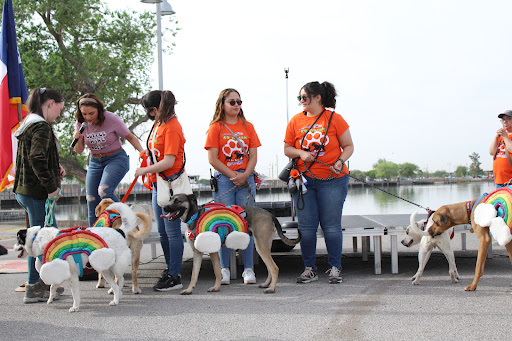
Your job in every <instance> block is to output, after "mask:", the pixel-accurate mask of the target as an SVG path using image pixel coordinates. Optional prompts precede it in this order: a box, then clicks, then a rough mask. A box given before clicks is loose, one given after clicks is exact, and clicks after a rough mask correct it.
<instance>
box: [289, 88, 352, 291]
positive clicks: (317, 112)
mask: <svg viewBox="0 0 512 341" xmlns="http://www.w3.org/2000/svg"><path fill="white" fill-rule="evenodd" d="M298 98H299V101H300V103H301V104H302V107H303V109H304V111H303V112H301V113H299V114H297V115H295V116H294V117H292V119H291V120H290V122H289V123H288V126H287V128H286V136H285V139H284V154H285V155H286V156H288V157H289V158H291V159H296V160H297V168H298V170H299V172H300V173H301V174H302V176H303V178H304V179H305V180H306V181H307V185H306V188H307V191H306V192H303V191H302V190H301V189H299V192H295V193H294V194H293V200H294V203H295V207H296V208H297V218H298V223H299V231H300V233H301V236H302V239H301V242H300V247H301V253H302V260H303V262H304V267H305V270H304V272H303V273H302V274H301V275H300V276H299V277H298V278H297V283H309V282H312V281H316V280H318V276H317V268H316V264H315V263H316V233H317V230H318V224H320V226H321V227H322V231H323V234H324V239H325V244H326V246H327V253H328V263H329V270H327V272H328V273H329V283H332V284H334V283H341V281H342V278H341V276H340V271H341V249H342V244H343V234H342V230H341V214H342V211H343V204H344V202H345V198H346V196H347V192H348V180H349V179H348V175H347V174H348V169H347V166H346V165H345V162H346V161H347V160H348V158H349V157H350V156H351V155H352V153H353V151H354V145H353V143H352V137H351V135H350V130H349V128H348V124H347V122H345V120H344V119H343V117H341V115H339V114H337V113H334V112H333V111H330V110H327V109H326V107H327V108H334V107H335V106H336V89H335V88H334V86H333V85H332V84H331V83H328V82H323V83H322V84H320V83H318V82H311V83H307V84H306V85H304V86H303V87H302V89H301V90H300V94H299V96H298ZM299 178H300V177H299Z"/></svg>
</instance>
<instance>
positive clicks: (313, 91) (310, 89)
mask: <svg viewBox="0 0 512 341" xmlns="http://www.w3.org/2000/svg"><path fill="white" fill-rule="evenodd" d="M302 89H304V91H306V93H307V94H308V96H310V97H311V96H316V95H320V98H321V103H322V105H323V106H324V107H327V108H333V109H334V108H336V96H337V95H338V94H337V93H336V88H335V87H334V85H332V84H331V83H329V82H323V83H322V84H320V83H318V82H310V83H307V84H306V85H304V86H303V87H302Z"/></svg>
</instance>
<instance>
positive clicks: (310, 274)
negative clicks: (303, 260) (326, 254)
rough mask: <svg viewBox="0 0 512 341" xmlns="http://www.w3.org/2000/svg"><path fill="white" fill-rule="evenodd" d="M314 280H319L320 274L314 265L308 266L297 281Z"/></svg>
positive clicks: (307, 281)
mask: <svg viewBox="0 0 512 341" xmlns="http://www.w3.org/2000/svg"><path fill="white" fill-rule="evenodd" d="M313 281H318V276H317V275H316V271H315V270H313V268H312V267H310V266H306V268H305V269H304V272H303V273H301V274H300V276H299V277H297V283H309V282H313Z"/></svg>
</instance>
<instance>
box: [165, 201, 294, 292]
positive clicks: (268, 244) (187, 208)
mask: <svg viewBox="0 0 512 341" xmlns="http://www.w3.org/2000/svg"><path fill="white" fill-rule="evenodd" d="M243 209H244V210H245V212H246V220H247V226H248V229H249V230H250V231H251V232H252V235H253V237H254V245H255V246H256V251H258V254H259V255H260V257H261V259H262V260H263V262H264V263H265V265H266V266H267V271H268V276H267V280H266V281H265V282H264V283H262V284H260V285H259V287H260V288H266V289H265V290H264V292H265V293H274V292H275V290H276V283H277V277H278V274H279V268H278V267H277V265H276V263H275V262H274V260H273V259H272V255H271V253H270V252H271V248H272V239H273V237H274V230H277V234H278V235H279V237H280V238H281V239H282V240H283V242H284V243H285V244H287V245H290V246H292V245H296V244H297V243H298V242H299V241H300V232H299V237H298V238H297V239H288V238H286V236H285V235H284V234H283V231H282V229H281V225H280V224H279V221H278V220H277V218H276V217H275V216H274V215H273V214H271V213H269V212H267V211H265V210H264V209H262V208H259V207H256V206H247V207H243ZM163 210H164V211H165V212H168V213H169V214H168V215H167V216H166V217H167V218H168V219H170V220H175V219H179V218H181V220H182V221H183V222H185V223H186V222H188V221H189V220H190V218H191V217H192V216H193V215H194V214H195V213H196V212H198V211H199V215H200V214H201V213H202V212H201V211H203V212H204V209H203V208H201V209H199V207H198V205H197V199H196V196H195V195H193V194H190V195H186V194H177V195H174V196H172V197H171V202H170V203H169V205H167V206H165V207H164V208H163ZM196 223H197V220H194V221H193V222H192V223H190V224H188V229H189V230H190V231H194V230H195V228H196ZM187 240H188V242H189V244H190V246H191V247H192V250H193V251H194V259H193V263H192V278H191V279H190V284H189V286H188V288H187V289H185V290H183V291H181V294H182V295H187V294H191V293H192V290H193V289H194V287H195V285H196V283H197V278H198V276H199V270H200V269H201V262H202V260H203V253H202V252H200V251H198V250H197V249H196V248H195V247H194V242H193V241H191V240H190V239H189V238H188V237H187ZM210 258H211V260H212V264H213V270H214V272H215V285H214V286H213V287H211V288H209V289H208V292H214V291H219V290H220V285H221V284H220V282H221V279H222V275H221V271H220V270H221V266H220V259H219V253H218V252H212V253H210Z"/></svg>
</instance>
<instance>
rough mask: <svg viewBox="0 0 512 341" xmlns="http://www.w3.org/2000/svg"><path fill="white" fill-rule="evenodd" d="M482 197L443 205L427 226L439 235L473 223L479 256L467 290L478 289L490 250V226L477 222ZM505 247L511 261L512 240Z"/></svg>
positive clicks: (433, 233) (434, 233)
mask: <svg viewBox="0 0 512 341" xmlns="http://www.w3.org/2000/svg"><path fill="white" fill-rule="evenodd" d="M481 198H482V197H480V198H477V199H473V200H471V201H468V202H460V203H457V204H452V205H445V206H441V207H440V208H439V209H438V210H437V211H436V212H435V213H434V214H432V216H431V217H430V219H429V221H428V223H427V227H426V229H428V231H429V233H430V235H431V236H437V235H440V234H441V233H443V232H444V231H446V230H447V229H449V228H450V227H452V226H455V225H460V224H469V223H471V226H472V228H473V231H474V232H475V233H476V236H477V237H478V256H477V260H476V268H475V277H474V279H473V283H471V284H470V285H468V286H466V287H465V289H464V290H466V291H474V290H476V287H477V286H478V282H479V281H480V277H482V275H483V273H484V266H485V261H486V258H487V251H488V250H489V244H490V243H491V234H490V232H489V227H487V226H480V225H478V224H477V223H475V208H476V207H477V206H478V205H480V204H481V203H483V201H482V200H480V199H481ZM505 248H506V250H507V253H508V256H509V258H510V261H511V262H512V242H509V243H508V244H506V245H505Z"/></svg>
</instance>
